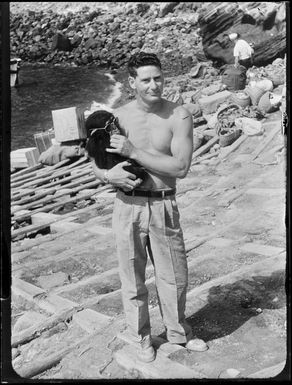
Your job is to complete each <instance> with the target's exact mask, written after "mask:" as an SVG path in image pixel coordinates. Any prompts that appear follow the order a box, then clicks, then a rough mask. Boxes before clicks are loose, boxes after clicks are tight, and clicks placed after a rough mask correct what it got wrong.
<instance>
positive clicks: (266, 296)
mask: <svg viewBox="0 0 292 385" xmlns="http://www.w3.org/2000/svg"><path fill="white" fill-rule="evenodd" d="M284 306H286V292H285V271H284V270H278V271H275V272H274V273H273V274H272V275H271V276H269V277H267V276H255V277H251V278H250V279H243V280H239V281H237V282H235V283H233V284H229V285H222V286H221V285H220V286H214V287H212V288H211V289H210V291H209V295H208V304H207V305H206V306H204V307H203V308H202V309H200V310H199V311H198V312H196V313H195V314H193V315H192V316H190V317H188V319H187V322H188V323H189V325H190V326H191V327H192V331H193V334H194V335H195V336H196V337H197V338H202V339H203V340H204V341H206V342H207V341H211V340H213V339H216V338H220V337H224V336H227V335H230V334H232V333H233V332H234V331H235V330H237V329H238V328H240V326H241V325H243V324H244V323H245V322H247V321H248V320H249V319H250V318H252V317H255V316H257V315H258V314H260V313H261V312H262V311H263V310H264V309H280V308H282V307H284Z"/></svg>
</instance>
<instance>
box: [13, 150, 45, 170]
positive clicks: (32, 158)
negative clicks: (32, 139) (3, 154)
mask: <svg viewBox="0 0 292 385" xmlns="http://www.w3.org/2000/svg"><path fill="white" fill-rule="evenodd" d="M39 156H40V154H39V152H38V149H37V148H36V147H28V148H20V149H19V150H15V151H11V152H10V164H11V167H13V168H26V167H31V166H34V165H36V164H37V163H38V159H39Z"/></svg>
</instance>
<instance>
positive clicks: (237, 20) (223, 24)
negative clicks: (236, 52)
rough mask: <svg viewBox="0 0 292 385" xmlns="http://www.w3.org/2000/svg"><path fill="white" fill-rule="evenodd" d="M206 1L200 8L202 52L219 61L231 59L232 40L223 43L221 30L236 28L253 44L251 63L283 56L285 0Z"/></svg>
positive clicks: (261, 63) (231, 61) (232, 60)
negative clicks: (256, 0) (269, 0)
mask: <svg viewBox="0 0 292 385" xmlns="http://www.w3.org/2000/svg"><path fill="white" fill-rule="evenodd" d="M259 5H260V3H229V4H228V5H226V3H213V4H210V3H208V6H206V7H202V8H201V9H200V11H199V20H198V21H199V25H200V29H201V35H202V37H203V47H204V52H205V54H206V56H207V58H208V59H210V60H213V61H215V62H217V63H218V64H219V65H222V64H225V63H228V64H229V63H233V62H234V57H233V44H232V43H231V42H230V43H229V44H226V39H224V36H223V35H224V34H230V33H231V32H237V33H239V34H240V35H241V37H242V38H243V39H244V40H246V41H248V42H249V43H252V44H253V45H254V50H255V54H254V64H255V65H257V66H260V65H266V64H269V63H271V62H272V61H273V60H274V59H275V58H277V57H284V55H285V52H286V50H287V42H286V8H285V4H283V3H282V4H277V3H270V4H269V8H265V7H264V6H262V7H260V6H259Z"/></svg>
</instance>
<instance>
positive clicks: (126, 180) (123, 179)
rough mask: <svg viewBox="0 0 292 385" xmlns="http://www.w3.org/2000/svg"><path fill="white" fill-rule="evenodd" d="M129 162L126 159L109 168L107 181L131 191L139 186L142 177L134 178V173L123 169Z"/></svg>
mask: <svg viewBox="0 0 292 385" xmlns="http://www.w3.org/2000/svg"><path fill="white" fill-rule="evenodd" d="M118 136H120V135H118ZM130 164H131V163H130V162H128V161H127V160H126V161H124V162H121V163H118V164H117V165H116V166H114V167H113V168H111V169H110V170H109V171H108V179H109V183H110V184H112V185H113V186H117V187H120V188H122V189H123V190H124V191H132V190H133V189H134V188H136V187H137V186H139V185H140V184H141V183H142V179H140V178H137V179H136V175H134V174H131V173H130V172H128V171H126V170H124V167H125V166H129V165H130Z"/></svg>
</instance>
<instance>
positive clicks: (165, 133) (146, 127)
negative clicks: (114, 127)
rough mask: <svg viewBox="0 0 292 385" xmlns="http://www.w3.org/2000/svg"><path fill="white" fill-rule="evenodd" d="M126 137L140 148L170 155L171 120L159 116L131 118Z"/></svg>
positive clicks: (128, 120) (127, 124) (126, 126)
mask: <svg viewBox="0 0 292 385" xmlns="http://www.w3.org/2000/svg"><path fill="white" fill-rule="evenodd" d="M124 127H125V131H126V135H127V136H128V138H129V140H130V141H131V142H132V143H133V144H134V146H136V147H138V148H143V149H145V150H148V151H150V152H151V151H153V152H162V153H169V151H170V145H171V140H172V126H171V122H170V120H167V119H163V118H160V117H158V116H151V115H150V116H129V118H128V119H127V123H126V124H125V126H124Z"/></svg>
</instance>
